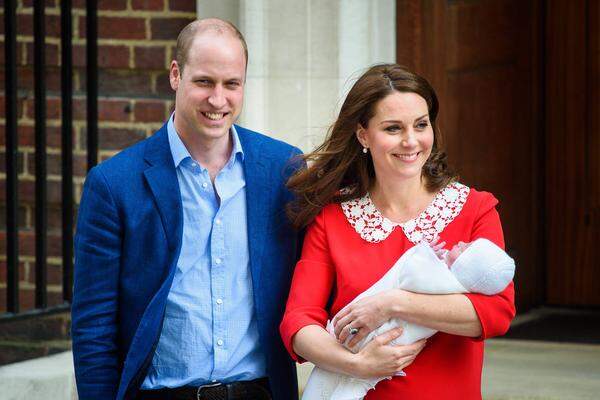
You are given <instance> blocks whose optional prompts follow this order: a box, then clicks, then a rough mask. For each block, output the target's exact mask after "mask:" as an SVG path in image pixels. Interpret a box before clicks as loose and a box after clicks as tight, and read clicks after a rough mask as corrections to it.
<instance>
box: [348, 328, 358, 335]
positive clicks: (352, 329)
mask: <svg viewBox="0 0 600 400" xmlns="http://www.w3.org/2000/svg"><path fill="white" fill-rule="evenodd" d="M348 333H350V334H351V335H356V334H357V333H358V328H351V327H348Z"/></svg>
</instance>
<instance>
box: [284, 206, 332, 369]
mask: <svg viewBox="0 0 600 400" xmlns="http://www.w3.org/2000/svg"><path fill="white" fill-rule="evenodd" d="M323 214H324V213H323V211H322V212H321V213H320V214H319V215H318V216H317V217H316V218H315V220H314V221H313V222H312V223H311V225H310V226H309V227H308V229H307V231H306V235H305V237H304V243H303V246H302V256H301V258H300V260H299V261H298V263H297V264H296V268H295V270H294V277H293V278H292V287H291V289H290V294H289V297H288V301H287V305H286V310H285V313H284V316H283V320H282V322H281V325H280V326H279V330H280V333H281V337H282V339H283V343H284V345H285V347H286V349H287V350H288V352H289V353H290V355H291V356H292V358H293V359H294V360H295V361H299V362H303V361H304V360H302V359H301V358H300V357H299V356H298V355H297V354H296V353H295V352H294V349H293V339H294V335H295V334H296V333H297V332H298V331H299V330H300V329H302V328H303V327H305V326H308V325H319V326H322V327H325V325H326V323H327V318H328V316H329V313H328V312H327V310H326V306H327V302H328V300H329V297H330V295H331V290H332V287H333V282H334V277H335V273H334V269H333V268H332V265H331V259H330V254H329V246H328V243H327V236H326V227H325V218H324V215H323Z"/></svg>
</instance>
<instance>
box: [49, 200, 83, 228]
mask: <svg viewBox="0 0 600 400" xmlns="http://www.w3.org/2000/svg"><path fill="white" fill-rule="evenodd" d="M62 210H63V209H62V207H60V206H57V207H54V206H49V207H48V229H50V230H56V231H62ZM76 215H77V206H74V207H73V221H75V217H76Z"/></svg>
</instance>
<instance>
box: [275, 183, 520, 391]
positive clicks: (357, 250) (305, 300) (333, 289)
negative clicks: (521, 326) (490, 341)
mask: <svg viewBox="0 0 600 400" xmlns="http://www.w3.org/2000/svg"><path fill="white" fill-rule="evenodd" d="M457 193H458V194H459V195H456V194H457ZM442 195H444V196H442ZM497 203H498V201H497V200H496V199H495V198H494V196H493V195H491V194H490V193H487V192H478V191H476V190H474V189H469V188H467V187H466V186H463V185H460V184H458V183H455V184H451V185H449V186H448V187H447V188H445V189H444V190H442V191H440V193H439V194H438V195H437V196H436V198H435V199H434V201H433V202H432V204H431V205H430V206H429V207H428V208H427V210H426V211H424V212H423V213H422V214H421V215H420V216H419V217H417V218H415V219H414V220H412V221H409V222H408V223H404V224H402V225H401V226H390V221H389V220H387V219H385V218H384V217H383V216H382V215H381V214H380V213H379V212H378V211H377V210H376V209H375V208H374V206H373V205H372V203H371V202H370V199H369V198H368V195H367V196H365V198H363V199H358V200H356V201H351V202H346V203H343V204H342V205H340V204H330V205H328V206H326V207H325V208H324V209H323V210H322V211H321V213H320V214H319V215H318V216H317V217H316V218H315V220H314V221H313V222H312V223H311V225H310V226H309V228H308V230H307V233H306V237H305V239H304V247H303V249H302V257H301V259H300V261H298V264H297V265H296V269H295V272H294V278H293V280H292V287H291V290H290V295H289V299H288V302H287V306H286V311H285V315H284V318H283V321H282V322H281V326H280V331H281V335H282V338H283V342H284V344H285V346H286V347H287V349H288V351H289V352H290V354H291V355H292V357H293V358H294V359H295V360H297V361H300V362H302V361H303V360H301V359H299V358H298V356H297V355H296V354H295V353H294V351H293V349H292V338H293V336H294V335H295V334H296V332H298V331H299V330H300V329H301V328H303V327H305V326H307V325H315V324H317V325H321V326H323V327H324V326H325V324H326V322H327V320H328V319H330V318H331V317H332V316H333V315H335V314H336V313H337V312H338V311H339V310H340V309H341V308H342V307H344V306H345V305H346V304H348V303H349V302H350V301H352V299H354V298H355V297H356V296H357V295H359V294H360V293H361V292H363V291H365V290H366V289H368V288H369V287H370V286H372V285H373V284H374V283H375V282H377V281H378V280H379V279H380V278H381V277H382V276H383V275H384V274H385V273H386V272H387V270H388V269H389V268H391V267H392V266H393V265H394V263H395V262H396V260H397V259H398V258H399V257H400V256H401V255H402V254H404V252H405V251H407V250H408V249H409V248H411V247H412V246H414V244H415V243H418V242H419V241H421V240H431V238H432V237H433V236H435V235H439V236H440V238H441V240H442V241H445V242H446V247H447V248H451V247H452V246H453V245H454V244H456V243H458V242H459V241H463V242H471V241H473V240H475V239H477V238H487V239H489V240H491V241H492V242H494V243H496V244H497V245H498V246H500V247H501V248H504V240H503V235H502V227H501V225H500V218H499V216H498V213H497V211H496V209H495V206H496V204H497ZM409 238H410V239H409ZM411 240H412V241H411ZM330 296H332V297H331V299H330ZM466 296H467V297H468V298H469V300H470V301H471V302H472V304H473V306H474V308H475V311H476V312H477V315H478V316H479V319H480V321H481V325H482V328H483V333H482V335H481V337H479V338H468V337H463V336H457V335H450V334H446V333H442V332H438V333H436V334H435V335H434V336H432V337H431V338H429V339H428V341H427V345H426V346H425V348H424V349H423V350H422V351H421V353H420V354H419V355H418V357H417V358H416V359H415V361H414V362H413V363H412V364H411V365H410V366H409V367H407V368H405V370H404V371H405V372H406V374H407V376H406V377H394V378H393V379H391V380H383V381H381V382H380V383H379V384H377V386H376V387H375V389H374V390H371V391H369V393H368V394H367V396H366V399H402V400H409V399H420V400H427V399H436V400H437V399H457V400H458V399H461V400H465V399H481V371H482V364H483V347H484V346H483V339H486V338H489V337H494V336H498V335H502V334H504V333H505V332H506V331H507V330H508V327H509V324H510V321H511V320H512V318H513V317H514V315H515V307H514V286H513V284H512V283H511V284H510V285H509V286H508V287H507V288H506V289H505V290H504V291H503V292H501V293H500V294H497V295H494V296H486V295H482V294H466ZM330 301H331V303H330V308H329V309H328V308H327V307H328V304H329V302H330Z"/></svg>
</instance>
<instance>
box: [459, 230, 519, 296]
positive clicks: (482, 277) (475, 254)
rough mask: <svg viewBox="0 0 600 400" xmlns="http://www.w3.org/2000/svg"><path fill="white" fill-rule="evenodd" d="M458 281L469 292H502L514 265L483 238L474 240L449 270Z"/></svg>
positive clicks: (511, 276) (499, 249)
mask: <svg viewBox="0 0 600 400" xmlns="http://www.w3.org/2000/svg"><path fill="white" fill-rule="evenodd" d="M450 268H451V270H452V272H453V273H454V276H456V278H457V279H458V281H459V282H460V283H461V284H462V285H463V286H464V287H465V289H467V290H468V291H469V292H473V293H483V294H487V295H493V294H497V293H500V292H501V291H503V290H504V289H505V288H506V286H507V285H508V284H509V283H510V281H511V280H512V278H513V276H514V275H515V262H514V260H513V259H512V258H510V256H509V255H508V254H506V253H505V252H504V250H502V249H501V248H500V247H498V246H496V245H495V244H494V243H492V242H490V241H489V240H487V239H476V240H475V241H473V242H472V243H471V245H470V246H469V247H468V248H467V249H465V251H463V252H462V253H461V254H460V255H459V256H458V258H457V259H456V260H455V261H454V263H453V264H452V266H451V267H450Z"/></svg>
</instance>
